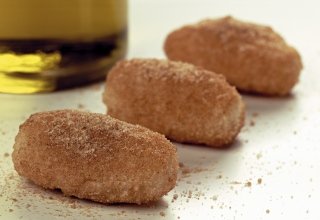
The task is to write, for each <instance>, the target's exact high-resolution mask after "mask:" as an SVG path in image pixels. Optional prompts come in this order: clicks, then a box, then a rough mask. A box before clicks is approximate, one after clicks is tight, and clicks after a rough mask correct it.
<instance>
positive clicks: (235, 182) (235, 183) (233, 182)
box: [230, 181, 242, 185]
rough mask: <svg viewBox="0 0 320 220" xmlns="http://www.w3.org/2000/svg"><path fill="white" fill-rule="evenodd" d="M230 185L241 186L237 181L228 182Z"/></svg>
mask: <svg viewBox="0 0 320 220" xmlns="http://www.w3.org/2000/svg"><path fill="white" fill-rule="evenodd" d="M230 184H234V185H237V184H242V183H241V182H239V181H232V182H230Z"/></svg>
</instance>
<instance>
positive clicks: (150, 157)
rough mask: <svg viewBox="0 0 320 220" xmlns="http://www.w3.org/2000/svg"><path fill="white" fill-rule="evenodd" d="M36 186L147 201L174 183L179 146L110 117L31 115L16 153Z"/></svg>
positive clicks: (101, 199)
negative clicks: (177, 148) (177, 147)
mask: <svg viewBox="0 0 320 220" xmlns="http://www.w3.org/2000/svg"><path fill="white" fill-rule="evenodd" d="M12 157H13V158H12V159H13V163H14V167H15V169H16V171H17V172H18V173H19V174H20V175H21V176H24V177H26V178H28V179H30V180H31V181H33V182H34V183H36V184H37V185H40V186H42V187H44V188H48V189H61V190H62V192H63V193H65V194H66V195H70V196H76V197H78V198H84V199H90V200H93V201H97V202H101V203H137V204H141V203H148V202H152V201H156V200H158V199H160V198H161V197H162V196H163V195H164V194H166V193H167V192H169V191H170V190H171V189H172V188H173V187H174V186H175V183H176V180H177V171H178V160H177V153H176V148H175V147H174V146H173V145H172V144H171V143H170V142H169V141H168V140H167V139H166V138H165V137H164V136H163V135H160V134H158V133H156V132H152V131H150V130H149V129H146V128H143V127H141V126H138V125H131V124H128V123H125V122H122V121H119V120H117V119H113V118H111V117H109V116H107V115H103V114H95V113H88V112H81V111H76V110H60V111H51V112H42V113H36V114H33V115H32V116H31V117H30V118H29V119H27V120H26V122H24V123H23V124H22V125H21V126H20V130H19V133H18V135H17V136H16V139H15V144H14V152H13V155H12Z"/></svg>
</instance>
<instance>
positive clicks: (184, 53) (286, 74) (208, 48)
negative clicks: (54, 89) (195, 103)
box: [164, 16, 302, 95]
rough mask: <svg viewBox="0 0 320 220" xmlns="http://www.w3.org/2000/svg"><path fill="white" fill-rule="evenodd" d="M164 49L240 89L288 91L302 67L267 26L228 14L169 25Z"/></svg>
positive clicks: (273, 92)
mask: <svg viewBox="0 0 320 220" xmlns="http://www.w3.org/2000/svg"><path fill="white" fill-rule="evenodd" d="M164 51H165V53H166V55H167V57H168V58H169V59H170V60H175V61H183V62H188V63H192V64H194V65H197V66H201V67H203V68H205V69H208V70H211V71H215V72H216V73H220V74H223V75H224V76H225V77H226V79H227V80H228V82H229V83H230V84H231V85H234V86H236V87H237V88H238V89H239V90H241V91H245V92H251V93H258V94H264V95H287V94H289V93H290V92H291V90H292V88H293V87H294V85H295V84H296V83H297V82H298V79H299V75H300V71H301V69H302V62H301V58H300V55H299V53H298V52H297V51H296V50H295V49H294V48H293V47H291V46H290V45H288V44H287V43H286V42H285V40H284V39H283V38H282V37H281V36H280V35H279V34H277V33H276V32H275V31H273V30H272V29H271V28H270V27H267V26H263V25H257V24H253V23H248V22H243V21H239V20H237V19H234V18H232V17H230V16H228V17H223V18H220V19H211V20H203V21H201V22H199V23H197V24H194V25H187V26H184V27H181V28H179V29H177V30H175V31H173V32H172V33H170V34H169V35H168V37H167V39H166V41H165V44H164Z"/></svg>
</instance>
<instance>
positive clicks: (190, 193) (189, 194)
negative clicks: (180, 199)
mask: <svg viewBox="0 0 320 220" xmlns="http://www.w3.org/2000/svg"><path fill="white" fill-rule="evenodd" d="M191 197H192V191H191V190H189V193H188V198H189V199H191Z"/></svg>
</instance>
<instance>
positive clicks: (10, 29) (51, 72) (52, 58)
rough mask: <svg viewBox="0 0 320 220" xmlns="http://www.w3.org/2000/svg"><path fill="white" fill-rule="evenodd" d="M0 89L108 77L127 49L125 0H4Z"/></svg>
mask: <svg viewBox="0 0 320 220" xmlns="http://www.w3.org/2000/svg"><path fill="white" fill-rule="evenodd" d="M0 3H1V7H0V14H1V16H2V17H3V18H8V19H0V27H1V28H0V92H8V93H36V92H46V91H53V90H57V89H62V88H67V87H71V86H75V85H81V84H85V83H88V82H92V81H96V80H101V79H104V78H105V74H106V72H107V69H108V68H110V67H111V66H112V65H113V64H114V63H115V62H116V61H117V60H119V59H121V58H123V57H124V56H125V53H126V48H127V1H126V0H68V1H57V0H46V1H43V0H0Z"/></svg>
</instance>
